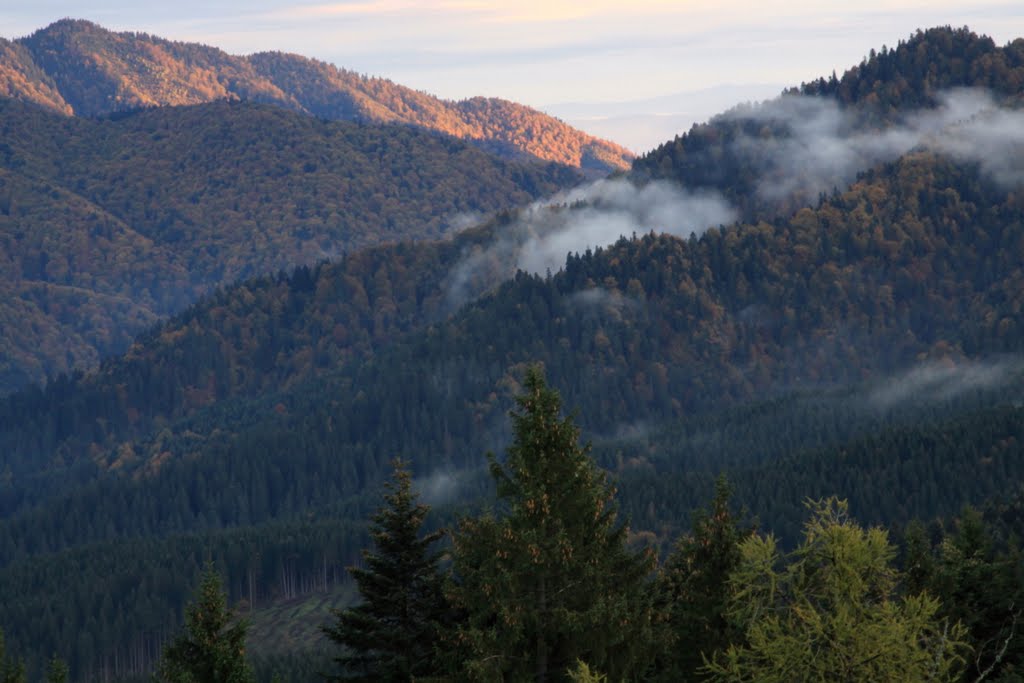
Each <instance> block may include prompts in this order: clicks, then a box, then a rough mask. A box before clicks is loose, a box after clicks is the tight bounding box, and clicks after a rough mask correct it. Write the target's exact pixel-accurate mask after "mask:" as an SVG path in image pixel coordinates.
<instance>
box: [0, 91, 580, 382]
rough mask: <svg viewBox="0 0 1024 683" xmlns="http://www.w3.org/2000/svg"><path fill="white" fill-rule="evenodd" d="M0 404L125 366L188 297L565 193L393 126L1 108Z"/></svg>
mask: <svg viewBox="0 0 1024 683" xmlns="http://www.w3.org/2000/svg"><path fill="white" fill-rule="evenodd" d="M0 131H3V133H2V135H3V143H2V146H0V160H2V162H0V244H2V245H3V251H2V257H0V291H2V292H3V293H4V296H3V297H2V303H0V321H2V325H0V330H2V333H0V349H2V350H3V353H2V354H0V393H6V392H9V391H11V390H13V389H16V388H19V387H20V386H23V385H25V384H26V383H28V382H35V383H39V382H42V381H45V380H46V379H47V377H53V376H55V375H57V374H59V373H60V372H70V371H71V370H73V369H89V368H92V367H95V365H96V363H97V361H98V359H99V358H101V357H103V356H107V355H112V354H115V353H120V352H123V351H124V349H125V348H126V347H127V345H128V343H129V341H130V340H131V339H132V338H133V337H134V336H135V335H136V334H138V333H139V332H141V331H143V330H145V329H146V328H149V327H151V326H152V325H154V324H155V323H156V322H157V321H158V320H160V319H163V318H165V317H166V316H168V315H171V314H173V313H176V312H178V311H180V310H182V309H183V308H184V307H185V306H187V305H188V304H190V303H192V302H193V301H195V300H196V299H197V298H198V297H199V296H201V295H202V294H204V293H207V292H210V291H212V290H213V289H214V288H215V287H217V286H221V285H227V284H230V283H233V282H235V281H236V280H239V279H243V278H246V277H254V276H256V275H261V274H265V273H274V272H276V271H277V270H279V269H281V268H289V269H290V268H293V267H295V266H297V265H312V264H315V263H317V262H320V261H323V260H325V259H329V258H337V257H338V256H340V255H341V254H344V253H346V252H350V251H354V250H358V249H360V248H364V247H367V246H370V245H374V244H380V243H385V242H393V241H397V240H416V239H427V238H433V239H437V238H438V237H441V236H443V235H445V234H448V233H449V232H450V231H452V230H453V229H455V228H457V227H459V226H460V221H463V220H465V219H466V217H467V216H472V215H478V214H487V213H490V212H492V211H496V210H499V209H505V208H509V207H513V206H517V205H520V204H523V203H526V202H529V201H531V200H533V199H537V198H540V197H542V196H546V195H549V194H551V193H552V192H555V191H557V190H559V189H561V188H565V187H568V186H571V185H573V184H575V183H577V182H579V180H580V179H581V175H580V174H579V173H578V172H576V171H574V170H572V169H570V168H567V167H564V166H558V165H554V164H545V165H541V164H535V163H525V162H507V161H502V160H500V159H498V158H496V157H494V156H492V155H490V154H488V153H486V152H483V151H481V150H478V149H476V148H474V147H470V146H467V145H466V144H465V143H462V142H459V141H457V140H454V139H450V138H444V137H440V136H438V135H435V134H431V133H428V132H424V131H418V130H415V129H412V128H408V127H402V126H361V125H357V124H353V123H346V122H326V121H320V120H316V119H313V118H310V117H306V116H302V115H299V114H294V113H291V112H287V111H284V110H281V109H277V108H273V107H268V106H258V105H252V104H238V103H235V104H230V103H225V102H219V103H214V104H209V105H200V106H196V107H174V108H163V109H154V110H150V111H144V112H138V113H135V114H132V115H129V116H124V117H120V118H116V119H109V120H91V119H76V118H66V117H61V116H56V115H53V114H48V113H45V112H43V111H41V110H39V109H37V108H35V107H32V106H30V105H25V104H22V103H20V102H17V101H15V100H9V99H8V100H0Z"/></svg>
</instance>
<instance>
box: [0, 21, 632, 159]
mask: <svg viewBox="0 0 1024 683" xmlns="http://www.w3.org/2000/svg"><path fill="white" fill-rule="evenodd" d="M0 87H2V88H3V90H0V93H4V94H7V95H8V96H10V97H17V98H19V99H23V100H26V101H29V102H34V103H36V104H39V105H41V106H43V107H46V108H48V109H52V110H54V111H58V112H60V113H62V114H75V115H78V116H98V115H103V114H110V113H112V112H117V111H123V110H129V109H137V108H140V107H154V106H167V105H185V104H200V103H204V102H212V101H215V100H224V99H228V100H238V99H242V100H250V101H254V102H264V103H272V104H275V105H278V106H282V107H285V108H287V109H291V110H293V111H299V112H303V113H306V114H311V115H313V116H317V117H320V118H326V119H341V120H346V121H359V122H362V123H396V124H406V125H411V126H416V127H420V128H426V129H429V130H433V131H437V132H441V133H446V134H449V135H452V136H455V137H458V138H461V139H464V140H468V141H471V142H473V143H474V144H479V145H482V146H483V147H485V148H487V149H490V150H491V151H495V152H498V153H500V154H501V155H503V156H506V157H512V158H519V157H532V158H537V159H541V160H544V161H554V162H557V163H560V164H567V165H570V166H576V167H579V168H583V169H587V170H589V171H592V172H594V173H598V174H605V173H608V172H609V171H613V170H618V169H623V168H626V167H627V166H628V165H629V162H630V160H631V158H632V155H631V154H630V153H629V152H628V151H627V150H625V149H624V148H622V147H619V146H618V145H615V144H614V143H611V142H607V141H605V140H600V139H598V138H595V137H593V136H590V135H587V134H586V133H583V132H581V131H578V130H576V129H574V128H572V127H571V126H568V125H566V124H565V123H562V122H561V121H559V120H558V119H555V118H552V117H550V116H547V115H545V114H543V113H541V112H539V111H536V110H534V109H530V108H529V107H525V106H523V105H520V104H516V103H514V102H509V101H507V100H500V99H495V98H489V99H485V98H473V99H469V100H463V101H460V102H448V101H444V100H440V99H438V98H436V97H432V96H430V95H427V94H425V93H422V92H419V91H416V90H412V89H411V88H406V87H404V86H401V85H398V84H396V83H392V82H391V81H388V80H385V79H382V78H369V77H366V76H361V75H359V74H356V73H353V72H351V71H346V70H344V69H339V68H337V67H335V66H332V65H330V64H326V63H324V62H320V61H317V60H313V59H308V58H306V57H301V56H298V55H291V54H281V53H260V54H256V55H251V56H248V57H237V56H233V55H229V54H227V53H225V52H223V51H221V50H218V49H217V48H214V47H208V46H206V45H200V44H196V43H182V42H174V41H169V40H165V39H163V38H159V37H156V36H150V35H147V34H144V33H114V32H112V31H107V30H106V29H104V28H102V27H100V26H97V25H96V24H93V23H90V22H88V21H76V20H70V19H64V20H61V21H58V22H56V23H54V24H51V25H50V26H48V27H46V28H44V29H40V30H39V31H36V32H35V33H33V34H32V35H31V36H28V37H26V38H21V39H18V40H15V41H7V40H3V41H0Z"/></svg>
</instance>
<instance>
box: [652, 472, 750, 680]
mask: <svg viewBox="0 0 1024 683" xmlns="http://www.w3.org/2000/svg"><path fill="white" fill-rule="evenodd" d="M730 497H731V489H730V488H729V484H728V482H727V481H726V479H725V477H724V476H722V477H719V479H718V481H717V482H716V483H715V498H714V500H713V501H712V502H711V509H710V510H709V511H705V510H700V511H698V512H697V514H696V515H695V517H694V523H693V532H692V533H691V534H689V535H687V536H685V537H683V538H681V539H680V540H679V542H678V543H677V544H676V547H675V549H674V550H673V552H672V554H671V555H670V556H669V558H668V560H667V561H666V562H665V566H664V568H663V569H662V571H661V575H660V576H659V587H660V589H661V595H662V599H663V600H664V601H665V611H666V613H667V618H668V627H669V634H668V636H669V637H668V643H667V649H668V651H667V652H666V653H665V655H664V657H663V659H664V664H663V665H662V666H661V667H659V668H660V669H661V670H660V671H659V680H665V681H692V680H700V679H702V678H705V677H706V672H703V671H702V669H703V667H704V658H705V657H708V658H710V657H711V656H712V654H713V653H714V652H715V650H718V649H724V648H727V647H728V646H729V645H730V644H731V643H733V642H736V641H737V640H738V639H739V637H740V634H739V633H738V632H737V629H736V627H735V626H734V625H733V624H732V623H731V622H730V620H729V618H728V615H727V612H728V607H729V576H730V575H731V574H732V572H733V570H735V569H736V567H737V566H739V563H740V542H741V541H742V540H743V539H744V537H746V536H749V535H750V534H751V533H752V531H750V530H742V529H740V528H739V526H738V525H737V523H736V518H735V517H734V516H733V514H732V512H731V511H730V509H729V499H730Z"/></svg>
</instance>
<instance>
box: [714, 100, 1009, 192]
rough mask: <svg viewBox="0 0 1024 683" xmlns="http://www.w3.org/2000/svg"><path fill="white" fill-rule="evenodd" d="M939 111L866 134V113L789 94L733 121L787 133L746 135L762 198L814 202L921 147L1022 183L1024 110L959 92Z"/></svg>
mask: <svg viewBox="0 0 1024 683" xmlns="http://www.w3.org/2000/svg"><path fill="white" fill-rule="evenodd" d="M939 101H940V102H939V106H938V107H936V108H934V109H921V110H918V111H914V112H909V113H908V114H906V115H905V116H904V117H903V120H902V123H899V124H897V125H895V126H892V127H888V128H886V129H884V130H882V131H864V130H862V129H860V128H858V118H857V117H858V116H859V112H858V111H857V110H855V109H842V108H840V107H839V106H838V104H837V103H836V102H835V100H832V99H829V98H823V97H805V96H800V95H789V96H784V97H781V98H777V99H774V100H770V101H767V102H764V103H762V104H759V105H756V106H753V107H745V108H740V109H736V110H734V111H732V112H730V113H728V114H726V115H725V116H724V118H726V119H730V118H733V119H744V120H752V121H755V122H760V123H764V124H765V125H767V126H769V127H770V128H771V129H773V130H776V131H779V132H780V134H778V135H774V136H769V137H761V136H754V135H746V136H742V137H740V138H739V139H738V140H737V142H736V143H734V144H735V145H736V148H737V151H738V152H740V154H741V156H742V157H743V158H744V159H745V160H746V163H749V164H750V165H751V166H752V167H753V169H754V171H755V172H756V173H757V174H758V175H759V177H760V181H759V183H758V193H759V194H760V195H761V197H762V198H764V199H768V200H783V199H787V198H789V197H792V196H794V195H796V196H799V197H802V198H804V199H807V198H813V197H815V196H816V195H817V194H818V193H820V192H827V191H829V190H831V189H832V188H833V187H838V188H842V187H844V186H845V185H847V184H848V183H849V182H850V181H852V180H853V179H854V177H855V176H856V174H857V173H859V172H861V171H864V170H866V169H868V168H870V167H871V166H873V165H875V164H878V163H881V162H886V161H892V160H894V159H896V158H898V157H899V156H901V155H903V154H906V153H907V152H909V151H911V150H912V149H915V148H922V149H930V150H932V151H935V152H938V153H941V154H947V155H950V156H953V157H954V158H957V159H959V160H961V161H971V162H976V163H979V164H981V166H982V167H983V168H984V170H985V171H986V172H988V173H990V174H991V175H992V176H993V177H994V178H995V179H996V180H998V181H999V182H1002V183H1008V184H1011V183H1019V182H1020V181H1021V179H1022V171H1024V155H1022V153H1021V152H1022V145H1024V112H1021V111H1012V110H1008V109H1001V108H1000V107H999V106H998V105H997V104H996V102H995V101H994V100H993V98H992V97H991V95H990V94H988V93H987V92H984V91H981V90H974V89H959V90H951V91H949V92H946V93H944V94H942V95H940V97H939Z"/></svg>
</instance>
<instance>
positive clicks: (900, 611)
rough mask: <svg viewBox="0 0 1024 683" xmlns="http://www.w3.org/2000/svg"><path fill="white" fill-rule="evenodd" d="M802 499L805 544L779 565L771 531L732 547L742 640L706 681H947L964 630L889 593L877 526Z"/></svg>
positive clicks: (956, 667)
mask: <svg viewBox="0 0 1024 683" xmlns="http://www.w3.org/2000/svg"><path fill="white" fill-rule="evenodd" d="M810 505H811V510H812V515H811V519H810V521H808V522H807V524H806V525H805V527H804V541H803V542H802V543H801V545H800V546H799V547H798V548H797V549H796V550H795V551H794V552H793V553H792V554H791V555H790V556H789V557H788V558H786V559H787V560H788V562H787V563H786V565H785V566H784V567H782V568H781V569H779V568H778V566H777V565H779V563H780V559H781V558H780V557H779V554H778V552H777V550H776V545H775V539H774V538H772V537H771V536H768V537H760V536H752V537H750V538H748V539H747V540H745V541H743V542H742V543H741V544H740V553H741V559H740V564H739V566H738V567H737V568H736V570H735V571H734V572H733V574H732V577H731V579H730V584H731V587H732V599H731V610H730V614H731V616H732V617H733V618H734V619H736V620H737V623H738V624H739V625H740V626H741V627H742V628H743V629H744V637H745V641H746V642H745V643H743V644H741V645H732V646H730V647H729V648H728V649H727V650H726V651H724V652H719V653H717V655H716V656H715V659H714V661H713V662H712V663H711V664H710V665H709V667H708V669H709V672H710V673H711V674H712V678H713V680H715V681H722V682H725V681H729V682H738V681H763V682H765V683H784V682H785V683H788V682H789V681H857V682H864V683H868V682H869V681H870V682H872V683H873V682H877V681H892V682H893V683H896V682H897V681H954V680H956V678H957V675H958V673H959V671H960V669H961V668H962V665H963V662H964V657H963V655H964V654H966V651H967V650H968V649H969V648H967V647H965V644H964V643H963V638H964V636H965V634H966V631H965V629H964V628H963V626H961V625H960V624H959V623H957V624H955V625H950V623H949V621H948V620H946V619H942V618H940V617H939V616H938V614H939V609H940V604H939V601H938V600H937V599H935V598H932V597H930V596H929V595H927V594H926V593H922V594H920V595H913V596H907V597H905V598H902V599H901V598H898V597H897V596H896V586H897V582H898V579H899V576H898V574H897V572H896V570H895V569H893V567H892V566H891V565H892V560H893V558H894V556H895V551H894V549H893V547H892V545H890V544H889V540H888V535H887V534H886V532H885V531H883V530H882V529H880V528H872V529H868V530H864V529H862V528H861V527H860V526H858V525H857V524H856V523H855V522H853V521H852V520H851V519H850V518H849V516H848V512H847V505H846V502H845V501H839V500H836V499H835V498H831V499H828V500H825V501H819V502H814V503H811V504H810Z"/></svg>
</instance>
